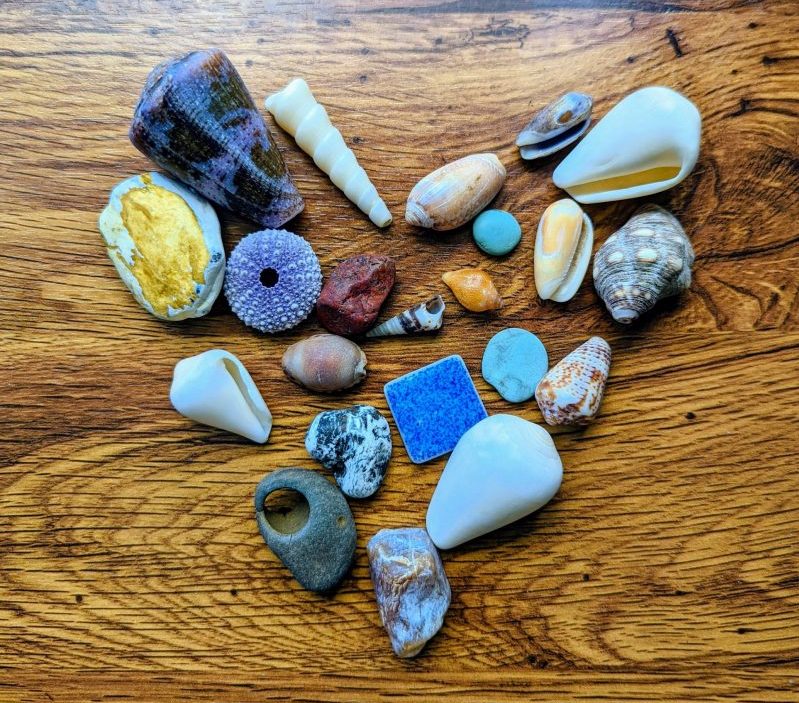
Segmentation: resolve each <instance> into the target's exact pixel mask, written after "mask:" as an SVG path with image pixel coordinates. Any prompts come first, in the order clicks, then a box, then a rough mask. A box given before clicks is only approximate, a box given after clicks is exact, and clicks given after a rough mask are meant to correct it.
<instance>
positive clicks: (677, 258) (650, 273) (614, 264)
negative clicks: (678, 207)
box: [594, 205, 694, 324]
mask: <svg viewBox="0 0 799 703" xmlns="http://www.w3.org/2000/svg"><path fill="white" fill-rule="evenodd" d="M693 262H694V250H693V247H692V246H691V242H690V240H689V239H688V237H687V236H686V234H685V231H684V230H683V228H682V226H681V225H680V223H679V221H678V220H677V218H676V217H674V215H672V214H671V213H670V212H668V211H666V210H664V209H663V208H662V207H659V206H657V205H644V206H643V207H641V208H640V209H639V210H638V211H637V212H636V213H635V214H634V215H633V216H632V217H631V218H630V219H629V220H628V222H627V224H625V225H624V227H622V228H621V229H620V230H619V231H618V232H616V233H615V234H612V235H611V236H610V237H608V239H607V240H606V241H605V243H604V244H603V245H602V246H601V247H600V248H599V250H598V251H597V253H596V256H595V257H594V286H595V287H596V290H597V293H599V297H600V298H602V300H603V301H604V302H605V305H606V306H607V308H608V311H609V312H610V314H611V315H613V319H614V320H616V322H621V323H623V324H629V323H631V322H633V321H634V320H637V319H638V318H639V317H640V316H641V315H643V314H644V313H646V312H648V311H649V310H650V309H651V308H652V307H654V305H655V303H657V302H658V301H659V300H662V299H663V298H668V297H669V296H672V295H678V294H679V293H681V292H682V291H684V290H686V289H687V288H688V287H689V286H690V285H691V266H692V265H693Z"/></svg>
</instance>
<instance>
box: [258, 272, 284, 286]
mask: <svg viewBox="0 0 799 703" xmlns="http://www.w3.org/2000/svg"><path fill="white" fill-rule="evenodd" d="M279 279H280V276H279V275H278V272H277V271H276V270H275V269H273V268H271V267H270V268H265V269H264V270H263V271H261V285H262V286H263V287H264V288H271V287H272V286H275V285H277V282H278V280H279Z"/></svg>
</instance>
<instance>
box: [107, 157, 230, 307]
mask: <svg viewBox="0 0 799 703" xmlns="http://www.w3.org/2000/svg"><path fill="white" fill-rule="evenodd" d="M99 227H100V233H101V234H102V235H103V239H104V240H105V245H106V247H107V249H108V256H109V257H110V258H111V261H112V262H113V263H114V266H115V267H116V270H117V273H119V277H120V278H121V279H122V282H123V283H124V284H125V285H126V286H127V287H128V289H129V290H130V292H131V293H132V294H133V297H134V298H136V300H137V301H138V302H139V304H140V305H141V306H142V307H143V308H144V309H145V310H147V311H148V312H150V313H152V314H153V315H155V316H156V317H157V318H159V319H161V320H184V319H186V318H189V317H202V316H203V315H205V314H206V313H207V312H208V311H209V310H210V309H211V306H212V305H213V304H214V301H215V300H216V297H217V296H218V295H219V291H220V290H221V288H222V280H223V278H224V275H225V251H224V249H223V248H222V236H221V232H220V227H219V220H218V218H217V216H216V213H215V212H214V209H213V207H212V206H211V204H210V203H209V202H208V201H207V200H205V199H204V198H202V197H201V196H199V195H198V194H196V193H194V192H193V191H191V190H189V189H188V188H186V187H185V186H183V185H181V184H180V183H178V182H177V181H173V180H172V179H170V178H166V177H165V176H162V175H161V174H160V173H146V174H143V175H141V176H133V177H132V178H128V179H127V180H124V181H122V182H121V183H119V184H118V185H117V186H116V187H115V188H114V189H113V190H112V191H111V196H110V198H109V202H108V205H107V206H106V208H105V209H104V210H103V212H102V214H101V215H100V221H99Z"/></svg>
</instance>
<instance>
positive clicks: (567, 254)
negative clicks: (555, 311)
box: [534, 198, 594, 303]
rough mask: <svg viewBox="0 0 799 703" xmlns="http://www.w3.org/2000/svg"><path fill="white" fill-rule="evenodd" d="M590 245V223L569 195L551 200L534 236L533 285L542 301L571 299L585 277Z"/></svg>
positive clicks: (592, 242)
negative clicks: (561, 198)
mask: <svg viewBox="0 0 799 703" xmlns="http://www.w3.org/2000/svg"><path fill="white" fill-rule="evenodd" d="M593 246H594V225H593V223H592V222H591V218H590V217H588V215H587V214H586V213H584V212H583V210H582V208H581V207H580V206H579V205H578V204H577V203H575V202H574V201H573V200H569V198H564V199H563V200H558V201H557V202H554V203H552V205H550V206H549V207H548V208H547V209H546V210H544V214H543V215H542V216H541V221H540V222H539V223H538V233H537V234H536V237H535V267H534V273H535V287H536V290H537V291H538V295H539V296H540V297H541V298H542V299H543V300H554V301H555V302H558V303H565V302H566V301H567V300H571V299H572V298H573V297H574V294H575V293H576V292H577V289H578V288H579V287H580V284H581V283H582V282H583V278H585V272H586V271H587V270H588V263H589V261H590V260H591V251H592V249H593Z"/></svg>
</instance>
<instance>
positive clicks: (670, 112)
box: [552, 86, 702, 203]
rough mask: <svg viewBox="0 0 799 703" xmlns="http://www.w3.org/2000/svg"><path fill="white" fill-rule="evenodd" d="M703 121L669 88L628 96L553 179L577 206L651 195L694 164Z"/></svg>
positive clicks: (687, 102) (695, 110)
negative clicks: (579, 203) (575, 201)
mask: <svg viewBox="0 0 799 703" xmlns="http://www.w3.org/2000/svg"><path fill="white" fill-rule="evenodd" d="M701 132H702V118H701V117H700V115H699V110H697V109H696V106H695V105H694V104H693V103H692V102H691V101H690V100H688V98H686V97H684V96H683V95H680V93H677V92H676V91H674V90H671V89H670V88H663V87H661V86H650V87H648V88H642V89H641V90H637V91H636V92H634V93H632V94H630V95H628V96H627V97H626V98H624V99H623V100H622V101H621V102H619V103H618V104H617V105H616V106H615V107H614V108H613V109H612V110H611V111H610V112H608V114H607V115H605V117H603V118H602V119H601V120H600V121H599V122H598V123H597V125H596V127H594V128H593V129H592V130H591V131H590V132H589V133H588V134H587V135H586V137H585V139H583V140H582V141H581V142H580V143H579V144H578V145H577V146H576V147H575V148H574V150H573V151H572V152H571V153H570V154H569V155H568V156H567V157H566V158H565V159H564V160H563V161H562V162H561V163H560V165H559V166H558V167H557V168H556V169H555V172H554V173H553V174H552V180H553V181H554V182H555V185H557V186H558V187H559V188H563V189H564V190H566V191H568V193H569V195H571V196H572V197H573V198H574V199H575V200H577V201H578V202H581V203H604V202H607V201H610V200H626V199H627V198H639V197H641V196H644V195H652V194H653V193H659V192H660V191H662V190H666V189H668V188H671V187H672V186H675V185H677V184H678V183H679V182H680V181H682V180H683V179H684V178H685V177H686V176H687V175H688V174H689V173H690V172H691V170H692V169H693V167H694V166H695V165H696V160H697V158H698V156H699V137H700V135H701Z"/></svg>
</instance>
